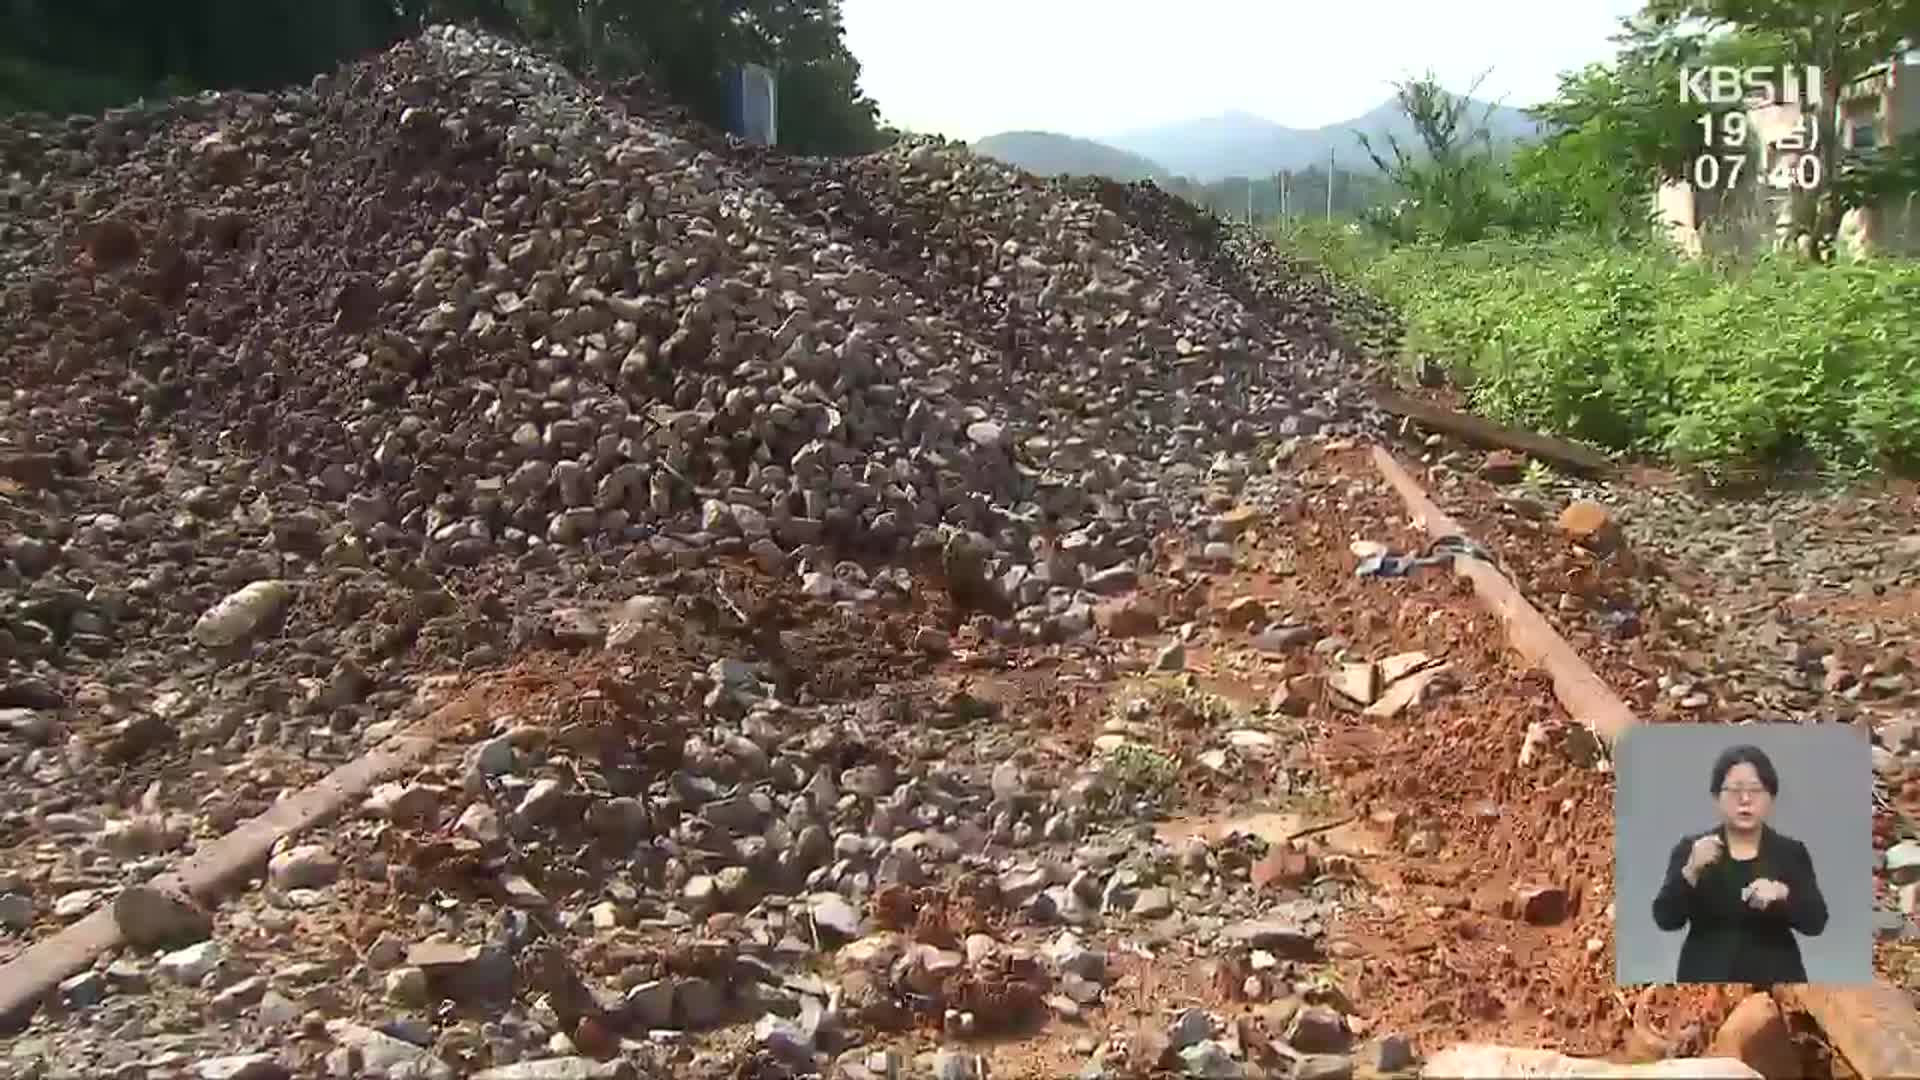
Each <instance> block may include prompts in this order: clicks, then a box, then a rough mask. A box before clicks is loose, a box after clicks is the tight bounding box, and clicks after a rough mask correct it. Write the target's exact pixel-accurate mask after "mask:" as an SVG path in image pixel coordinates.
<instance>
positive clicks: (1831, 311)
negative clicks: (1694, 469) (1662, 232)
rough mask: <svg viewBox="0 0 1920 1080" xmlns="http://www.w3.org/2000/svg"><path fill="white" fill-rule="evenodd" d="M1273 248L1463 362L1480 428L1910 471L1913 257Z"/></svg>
mask: <svg viewBox="0 0 1920 1080" xmlns="http://www.w3.org/2000/svg"><path fill="white" fill-rule="evenodd" d="M1279 239H1280V240H1281V242H1282V243H1283V244H1285V245H1287V246H1288V247H1290V248H1291V249H1293V250H1294V251H1296V252H1298V253H1299V254H1301V255H1302V256H1303V257H1307V258H1312V259H1316V260H1318V261H1320V262H1321V263H1322V264H1323V265H1325V266H1327V267H1328V269H1329V270H1331V271H1332V272H1334V273H1336V274H1339V275H1342V276H1345V277H1347V278H1348V279H1349V280H1353V281H1355V282H1356V283H1358V284H1360V285H1362V286H1364V287H1366V288H1368V289H1370V290H1372V291H1373V292H1375V293H1376V294H1377V295H1379V296H1381V297H1382V298H1383V299H1385V300H1386V301H1388V302H1389V303H1390V304H1392V305H1393V306H1394V307H1395V308H1396V310H1397V311H1398V313H1399V314H1400V317H1401V319H1402V320H1403V321H1404V323H1405V325H1406V339H1405V341H1404V342H1403V346H1404V351H1405V352H1406V353H1407V354H1408V355H1409V356H1418V355H1421V354H1426V355H1431V356H1434V357H1436V358H1437V359H1440V360H1442V361H1443V362H1445V363H1447V364H1449V365H1450V366H1453V367H1454V368H1455V369H1456V370H1462V372H1463V374H1464V375H1465V376H1466V378H1465V379H1464V380H1463V381H1464V382H1465V383H1466V384H1467V387H1468V394H1469V396H1470V398H1471V401H1472V405H1473V407H1474V408H1475V410H1476V411H1478V412H1481V413H1483V414H1484V415H1487V416H1489V417H1490V418H1493V419H1496V420H1499V421H1502V422H1505V423H1510V424H1514V425H1518V426H1527V427H1532V428H1535V429H1538V430H1543V431H1549V432H1553V433H1557V434H1561V435H1566V436H1570V437H1574V438H1580V439H1584V440H1587V441H1591V442H1594V443H1597V444H1600V445H1602V446H1606V447H1609V448H1613V449H1619V450H1626V451H1632V452H1637V453H1642V454H1649V455H1654V456H1659V457H1663V458H1666V459H1669V460H1673V461H1676V462H1679V463H1683V464H1698V465H1752V464H1772V463H1777V462H1779V461H1782V460H1793V459H1805V458H1808V457H1811V458H1814V459H1817V460H1818V461H1820V462H1821V463H1824V464H1827V465H1833V466H1843V467H1844V466H1861V465H1878V466H1894V467H1900V468H1904V469H1911V468H1912V467H1914V466H1915V465H1916V464H1920V264H1915V263H1912V262H1903V261H1886V262H1871V263H1865V264H1859V265H1827V266H1821V265H1813V264H1807V263H1803V262H1800V261H1797V260H1791V259H1773V258H1763V259H1760V260H1758V261H1757V262H1754V263H1752V264H1751V265H1748V266H1741V267H1733V266H1728V265H1718V264H1713V263H1708V262H1689V261H1686V260H1681V259H1677V258H1674V257H1673V256H1671V255H1669V254H1668V253H1666V252H1664V251H1661V250H1659V249H1657V248H1651V247H1649V248H1643V249H1636V248H1623V247H1621V246H1619V245H1614V244H1609V243H1605V242H1603V241H1599V240H1594V239H1588V238H1583V237H1560V238H1555V239H1551V240H1542V241H1527V242H1521V241H1516V240H1487V241H1482V242H1479V243H1474V244H1466V245H1460V246H1456V247H1450V248H1439V247H1432V246H1402V247H1396V248H1392V249H1390V250H1389V249H1382V248H1380V247H1378V246H1377V245H1372V244H1369V243H1368V242H1366V241H1365V240H1364V239H1363V238H1360V237H1355V236H1352V235H1351V234H1349V233H1345V232H1341V231H1335V230H1327V229H1321V230H1317V231H1315V230H1304V231H1303V230H1299V229H1294V230H1288V231H1283V232H1282V234H1281V235H1280V236H1279Z"/></svg>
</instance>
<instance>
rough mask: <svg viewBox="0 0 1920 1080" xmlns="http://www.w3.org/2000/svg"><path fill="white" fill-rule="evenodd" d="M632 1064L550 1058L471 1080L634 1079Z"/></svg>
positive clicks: (486, 1071)
mask: <svg viewBox="0 0 1920 1080" xmlns="http://www.w3.org/2000/svg"><path fill="white" fill-rule="evenodd" d="M634 1076H635V1073H634V1068H633V1065H632V1063H630V1062H626V1061H595V1060H594V1059H593V1058H590V1057H550V1058H540V1059H538V1060H535V1061H518V1062H515V1063H513V1064H511V1065H496V1066H494V1067H493V1068H491V1069H482V1070H480V1071H479V1072H477V1073H474V1074H473V1080H633V1078H634Z"/></svg>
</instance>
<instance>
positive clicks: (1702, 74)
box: [1680, 64, 1822, 106]
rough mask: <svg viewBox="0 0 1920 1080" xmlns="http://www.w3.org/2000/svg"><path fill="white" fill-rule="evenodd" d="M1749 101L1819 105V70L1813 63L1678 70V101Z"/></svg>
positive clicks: (1721, 102)
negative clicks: (1757, 99) (1797, 65)
mask: <svg viewBox="0 0 1920 1080" xmlns="http://www.w3.org/2000/svg"><path fill="white" fill-rule="evenodd" d="M1752 98H1759V99H1762V100H1764V101H1771V102H1781V103H1784V104H1789V105H1795V104H1797V105H1809V106H1817V105H1820V104H1822V101H1821V91H1820V68H1819V67H1818V66H1816V65H1813V64H1807V65H1803V66H1799V67H1796V66H1794V65H1792V64H1781V65H1779V66H1778V67H1750V68H1743V67H1733V66H1730V65H1725V64H1720V65H1712V66H1708V67H1697V68H1681V69H1680V100H1681V101H1682V102H1698V103H1700V104H1702V105H1738V104H1740V103H1741V102H1742V101H1747V100H1749V99H1752Z"/></svg>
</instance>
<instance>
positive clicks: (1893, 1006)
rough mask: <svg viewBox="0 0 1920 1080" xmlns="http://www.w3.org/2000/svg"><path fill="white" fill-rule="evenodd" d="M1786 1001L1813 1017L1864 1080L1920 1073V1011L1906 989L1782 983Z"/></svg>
mask: <svg viewBox="0 0 1920 1080" xmlns="http://www.w3.org/2000/svg"><path fill="white" fill-rule="evenodd" d="M1773 996H1774V997H1775V998H1776V999H1777V1000H1778V1001H1779V1002H1780V1004H1781V1005H1782V1006H1783V1007H1785V1008H1787V1009H1792V1010H1794V1011H1797V1012H1804V1013H1806V1014H1807V1015H1808V1016H1811V1017H1813V1021H1814V1023H1816V1024H1819V1025H1820V1031H1821V1033H1822V1034H1824V1035H1826V1037H1827V1040H1828V1041H1829V1042H1831V1043H1832V1044H1833V1048H1834V1049H1835V1050H1836V1051H1838V1052H1839V1054H1840V1056H1841V1057H1842V1058H1844V1059H1846V1062H1847V1064H1848V1065H1849V1066H1851V1067H1852V1068H1853V1071H1854V1072H1856V1073H1859V1074H1860V1076H1861V1077H1863V1078H1864V1080H1895V1078H1900V1080H1905V1078H1907V1077H1912V1076H1920V1013H1915V1012H1914V1008H1913V1001H1912V999H1910V998H1909V997H1907V994H1906V991H1904V990H1901V989H1900V988H1898V987H1894V986H1888V985H1886V984H1885V983H1875V984H1874V985H1872V986H1814V985H1802V986H1778V987H1775V988H1774V991H1773Z"/></svg>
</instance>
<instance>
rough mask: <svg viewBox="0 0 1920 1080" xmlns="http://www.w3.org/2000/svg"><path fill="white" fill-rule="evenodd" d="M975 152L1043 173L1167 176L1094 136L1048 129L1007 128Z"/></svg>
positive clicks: (1146, 161)
mask: <svg viewBox="0 0 1920 1080" xmlns="http://www.w3.org/2000/svg"><path fill="white" fill-rule="evenodd" d="M973 150H974V153H977V154H982V155H985V156H986V157H990V158H993V159H994V160H996V161H1002V162H1005V163H1006V164H1008V165H1012V166H1014V167H1015V168H1019V169H1025V170H1027V171H1028V172H1030V173H1035V174H1038V175H1040V176H1058V175H1060V174H1061V173H1070V174H1072V175H1074V176H1104V177H1107V178H1108V179H1111V180H1118V181H1120V182H1122V183H1132V182H1133V181H1135V180H1165V179H1168V173H1167V170H1166V169H1163V168H1161V167H1160V166H1159V165H1158V164H1156V163H1155V162H1153V161H1151V160H1149V159H1147V158H1144V157H1141V156H1140V155H1138V154H1130V153H1128V152H1126V151H1125V150H1116V149H1114V148H1113V147H1111V146H1107V145H1105V144H1103V143H1097V142H1094V141H1093V140H1092V139H1077V138H1074V137H1073V136H1071V135H1055V134H1053V133H1052V132H1049V131H1007V132H1002V133H1001V134H998V135H989V136H987V137H986V138H984V139H981V140H980V141H978V142H976V143H974V144H973Z"/></svg>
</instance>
